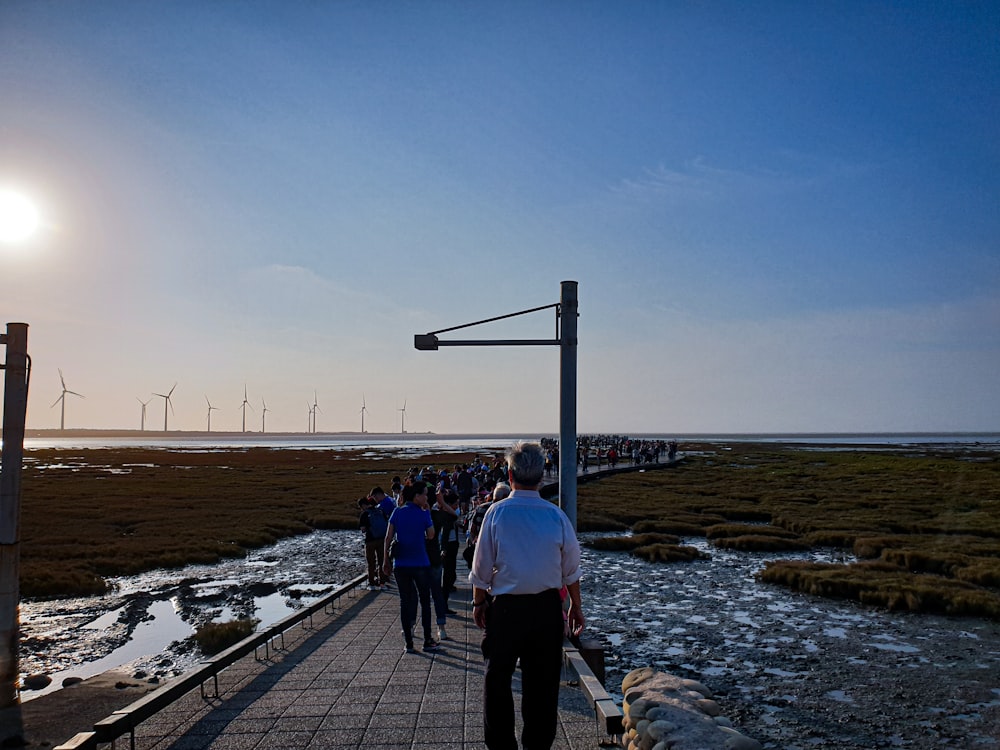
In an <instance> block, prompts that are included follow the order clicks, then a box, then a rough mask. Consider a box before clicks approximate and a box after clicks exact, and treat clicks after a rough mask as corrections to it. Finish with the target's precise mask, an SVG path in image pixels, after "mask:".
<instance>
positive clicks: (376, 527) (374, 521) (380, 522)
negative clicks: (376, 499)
mask: <svg viewBox="0 0 1000 750" xmlns="http://www.w3.org/2000/svg"><path fill="white" fill-rule="evenodd" d="M365 512H366V513H367V514H368V529H369V531H370V532H371V535H372V537H373V538H374V539H385V534H386V532H387V531H388V530H389V522H388V521H387V520H386V518H385V514H384V513H382V511H381V510H379V509H378V507H377V506H376V507H373V508H368V509H367V510H366V511H365Z"/></svg>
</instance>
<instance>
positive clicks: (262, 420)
mask: <svg viewBox="0 0 1000 750" xmlns="http://www.w3.org/2000/svg"><path fill="white" fill-rule="evenodd" d="M260 403H261V404H262V405H263V407H264V408H263V409H261V410H260V431H261V434H263V433H265V432H267V430H266V429H265V425H266V424H267V413H268V412H269V411H271V410H270V409H268V408H267V402H266V401H265V400H264V399H263V398H261V400H260Z"/></svg>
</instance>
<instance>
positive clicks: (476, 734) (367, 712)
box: [118, 587, 606, 750]
mask: <svg viewBox="0 0 1000 750" xmlns="http://www.w3.org/2000/svg"><path fill="white" fill-rule="evenodd" d="M459 595H460V596H462V599H461V600H458V601H454V600H453V602H452V606H453V607H454V608H455V609H456V610H457V611H458V615H456V616H454V617H449V621H448V634H449V637H450V640H447V641H444V642H443V643H442V648H441V649H440V650H439V651H437V652H435V653H427V654H425V653H422V652H419V651H418V652H417V653H415V654H404V653H403V648H402V645H403V642H402V637H401V635H400V632H399V631H400V625H399V599H398V596H397V595H396V594H395V592H394V591H390V592H368V591H359V592H358V594H357V595H356V596H349V597H347V598H344V599H343V600H341V604H340V606H339V609H338V610H337V611H336V612H332V613H330V614H329V615H323V616H316V617H314V618H313V622H312V623H311V624H307V627H301V626H299V627H296V628H295V629H293V630H292V631H289V632H288V633H287V634H286V635H285V638H284V644H283V645H282V644H280V643H278V644H277V646H278V647H277V648H276V649H275V648H271V649H269V651H268V652H267V653H265V652H264V651H263V650H261V651H260V652H259V653H258V658H255V657H254V655H252V654H251V655H249V656H247V657H244V658H242V659H240V660H239V661H237V662H236V663H235V664H233V665H232V666H230V667H229V668H228V669H226V670H225V671H224V672H222V673H221V674H220V675H219V691H218V696H217V697H216V696H214V695H213V696H210V697H205V698H203V697H202V695H201V694H200V693H199V691H198V690H197V689H195V690H194V691H192V692H191V693H188V694H187V695H185V696H184V697H183V698H181V699H179V700H177V701H176V702H174V703H173V704H171V705H170V706H168V707H167V708H165V709H163V710H161V711H160V712H158V713H157V714H155V715H154V716H152V717H150V718H149V719H147V720H145V721H143V722H142V723H140V724H139V725H138V727H137V728H136V730H135V747H136V748H139V749H140V750H152V749H153V748H155V749H156V750H168V749H171V750H201V749H202V748H205V749H207V748H212V749H213V750H266V749H268V748H275V749H277V748H282V749H283V750H286V749H294V748H361V747H364V748H387V749H392V748H428V749H429V748H438V749H442V750H448V749H453V750H462V749H465V748H481V747H483V746H484V745H483V743H482V712H481V693H482V680H483V663H482V656H481V654H480V651H479V641H480V635H479V633H480V631H479V630H478V628H476V626H475V624H474V623H473V622H472V620H471V616H470V614H471V607H470V603H469V595H470V590H469V589H468V588H467V587H466V588H465V589H463V590H460V591H459ZM418 629H419V626H418ZM418 635H419V634H418ZM418 642H419V639H418ZM566 677H567V678H573V679H575V675H573V674H572V673H571V672H568V671H567V673H566ZM515 687H516V688H518V689H519V685H515ZM206 688H207V689H208V692H210V693H211V692H213V691H212V690H211V688H212V684H211V682H210V683H208V685H206ZM518 702H519V696H518ZM603 739H606V735H605V734H603V733H602V729H601V728H600V727H598V724H597V721H596V719H595V715H594V710H593V708H592V707H591V705H590V703H589V701H588V699H587V698H586V697H585V696H584V694H583V693H582V692H581V690H580V689H579V687H577V686H576V685H575V683H574V684H567V683H566V682H564V683H563V685H562V687H561V689H560V711H559V732H558V735H557V738H556V743H555V745H554V747H556V748H564V749H572V750H576V749H577V748H593V747H595V746H596V745H597V743H598V742H599V741H600V740H603ZM118 742H119V744H122V743H126V745H127V743H128V742H129V737H128V736H127V735H126V736H125V737H123V738H122V739H121V740H119V741H118Z"/></svg>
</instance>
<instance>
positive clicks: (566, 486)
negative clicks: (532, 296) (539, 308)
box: [559, 281, 579, 530]
mask: <svg viewBox="0 0 1000 750" xmlns="http://www.w3.org/2000/svg"><path fill="white" fill-rule="evenodd" d="M559 292H560V293H559V318H560V325H559V505H560V507H561V508H562V509H563V512H564V513H565V514H566V516H567V517H568V518H569V521H570V523H571V524H573V529H574V530H575V529H576V344H577V339H576V323H577V317H578V315H579V313H578V311H577V305H578V301H577V282H575V281H564V282H562V283H561V284H560V285H559Z"/></svg>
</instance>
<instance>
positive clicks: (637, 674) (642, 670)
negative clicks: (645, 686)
mask: <svg viewBox="0 0 1000 750" xmlns="http://www.w3.org/2000/svg"><path fill="white" fill-rule="evenodd" d="M655 674H656V670H655V669H653V668H652V667H639V668H638V669H633V670H632V671H631V672H629V673H628V674H627V675H625V677H624V678H623V679H622V694H623V695H624V694H625V693H627V692H628V691H629V690H630V689H631V688H632V687H634V686H635V685H638V684H639V683H640V682H645V681H646V680H648V679H649V678H650V677H652V676H653V675H655Z"/></svg>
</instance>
